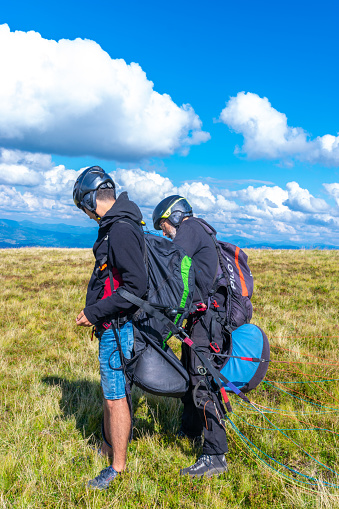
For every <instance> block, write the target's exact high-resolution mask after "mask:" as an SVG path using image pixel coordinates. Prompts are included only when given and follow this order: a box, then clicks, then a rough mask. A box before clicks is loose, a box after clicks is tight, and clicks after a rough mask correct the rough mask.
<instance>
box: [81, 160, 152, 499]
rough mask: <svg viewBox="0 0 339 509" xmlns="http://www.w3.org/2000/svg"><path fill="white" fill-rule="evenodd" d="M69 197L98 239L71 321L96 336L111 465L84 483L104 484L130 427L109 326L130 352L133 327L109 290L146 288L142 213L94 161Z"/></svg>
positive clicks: (117, 467)
mask: <svg viewBox="0 0 339 509" xmlns="http://www.w3.org/2000/svg"><path fill="white" fill-rule="evenodd" d="M73 199H74V203H75V204H76V206H77V207H78V208H79V209H81V210H83V211H84V212H85V213H86V214H87V215H88V216H89V217H90V218H91V219H94V220H95V221H97V222H98V224H99V232H98V239H97V241H96V242H95V244H94V246H93V253H94V256H95V266H94V270H93V273H92V276H91V279H90V281H89V284H88V289H87V295H86V307H85V308H84V309H83V310H82V311H81V312H80V313H79V315H78V317H77V319H76V323H77V325H79V326H85V327H91V326H92V325H95V330H96V336H97V337H98V339H99V363H100V377H101V386H102V390H103V395H104V421H103V438H104V444H103V446H102V449H101V453H102V454H103V455H106V456H110V457H111V458H112V465H111V466H109V467H108V468H105V469H103V470H102V471H101V472H100V474H99V475H98V476H97V477H96V478H95V479H92V480H91V481H89V483H88V486H89V487H90V488H99V489H105V488H108V486H109V484H110V482H111V481H113V480H114V478H115V477H116V476H117V475H118V474H119V473H120V472H122V471H123V470H124V469H125V467H126V454H127V445H128V440H129V437H130V432H131V415H130V398H129V394H128V390H126V380H125V377H124V373H123V371H122V370H121V360H120V354H119V348H118V344H117V342H116V340H115V337H114V334H113V330H112V321H113V324H114V326H115V327H118V328H120V344H121V348H122V351H123V353H124V355H125V356H126V357H131V352H132V348H133V329H132V324H131V322H129V321H128V320H129V315H130V313H131V311H134V309H133V306H131V304H130V303H129V302H127V301H126V300H125V299H123V298H122V297H120V296H119V295H118V293H116V292H115V291H114V290H116V289H117V288H118V287H119V286H121V285H124V287H125V288H126V290H128V291H129V292H131V293H133V294H134V295H136V296H137V297H143V295H144V294H145V292H146V289H147V275H146V270H145V264H144V249H145V248H144V239H143V231H142V226H141V221H142V216H141V212H140V210H139V208H138V207H137V205H136V204H135V203H134V202H132V201H130V200H129V198H128V196H127V193H126V192H123V193H121V194H120V195H119V196H118V198H116V194H115V184H114V182H113V180H112V179H111V177H110V176H109V175H108V174H107V173H105V172H104V170H103V169H102V168H100V166H92V167H90V168H87V169H86V170H85V171H83V172H82V173H81V175H80V176H79V177H78V179H77V181H76V182H75V185H74V190H73ZM112 286H113V288H112Z"/></svg>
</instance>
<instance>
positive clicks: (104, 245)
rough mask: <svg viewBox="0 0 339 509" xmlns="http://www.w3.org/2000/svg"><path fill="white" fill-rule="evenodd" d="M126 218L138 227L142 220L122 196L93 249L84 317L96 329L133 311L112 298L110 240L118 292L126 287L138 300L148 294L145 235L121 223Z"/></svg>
mask: <svg viewBox="0 0 339 509" xmlns="http://www.w3.org/2000/svg"><path fill="white" fill-rule="evenodd" d="M124 218H129V219H132V220H134V221H136V222H138V223H139V224H140V221H141V219H142V215H141V212H140V210H139V208H138V206H137V205H136V204H135V203H134V202H132V201H130V200H129V198H128V195H127V193H126V192H123V193H121V194H120V195H119V197H118V198H117V200H116V202H115V203H114V205H113V206H112V208H111V209H110V210H109V211H108V212H106V214H105V215H104V216H103V217H102V218H101V221H100V223H99V234H98V239H97V240H96V242H95V244H94V246H93V253H94V256H95V260H96V261H95V266H94V270H93V274H92V277H91V279H90V281H89V284H88V289H87V296H86V307H85V309H84V313H85V315H86V318H87V319H88V320H89V321H90V322H91V323H93V324H94V325H96V326H100V325H101V324H102V323H103V322H108V321H110V320H111V319H112V318H117V317H118V316H123V315H126V314H127V312H128V311H131V309H132V308H133V309H134V307H133V306H132V305H131V303H130V302H128V301H126V300H125V299H123V298H122V297H120V296H119V295H118V294H117V293H115V292H113V294H111V291H110V282H109V274H108V267H107V255H108V236H109V246H110V250H109V262H110V266H111V268H112V269H113V277H114V287H115V289H116V288H117V286H119V285H121V284H123V285H124V287H125V288H126V290H128V291H129V292H131V293H133V294H134V295H137V296H138V297H143V295H144V294H145V293H146V289H147V275H146V269H145V263H144V252H145V243H144V238H143V232H142V231H141V230H140V231H139V230H138V229H137V228H135V227H134V226H133V225H132V224H129V223H127V222H122V223H120V222H118V221H121V220H123V219H124Z"/></svg>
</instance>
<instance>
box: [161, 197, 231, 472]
mask: <svg viewBox="0 0 339 509" xmlns="http://www.w3.org/2000/svg"><path fill="white" fill-rule="evenodd" d="M192 216H193V211H192V207H191V206H190V204H189V203H188V202H187V200H186V199H185V198H183V197H182V196H179V195H174V196H168V197H167V198H165V199H164V200H162V201H161V202H160V203H159V204H158V205H157V206H156V208H155V209H154V212H153V224H154V228H155V229H156V230H162V231H163V234H164V235H165V236H166V237H169V238H171V239H172V240H173V242H175V243H176V244H178V245H179V246H181V247H182V248H183V249H184V250H185V251H186V254H187V255H188V256H189V257H191V258H192V260H193V262H194V267H195V274H196V292H195V295H194V297H193V301H194V303H196V306H197V311H196V312H195V313H194V314H191V315H190V318H189V320H188V323H187V326H186V329H187V330H188V333H189V334H190V337H191V338H192V341H193V342H194V343H195V344H196V345H197V346H199V348H200V351H201V352H202V353H203V354H204V355H205V356H206V357H211V354H212V355H213V350H212V348H211V343H212V345H213V346H214V348H216V349H217V347H219V348H220V350H222V348H223V337H222V328H221V323H220V322H219V321H217V320H216V318H217V316H218V313H219V312H220V311H222V310H223V306H224V303H225V296H224V295H222V294H220V295H219V294H218V293H216V294H215V296H214V297H213V299H214V303H213V304H211V305H210V307H209V309H208V311H206V310H207V306H206V304H207V302H208V297H209V291H210V290H211V289H212V285H213V282H214V278H215V275H216V270H217V266H218V255H217V251H216V248H215V245H214V242H213V240H212V238H211V236H210V235H209V234H208V233H207V232H206V230H205V229H204V227H203V226H202V225H201V224H199V222H198V221H197V220H196V219H195V218H194V217H192ZM200 221H203V220H200ZM206 224H207V223H206ZM209 226H210V225H209ZM210 228H211V226H210ZM212 230H213V231H214V232H215V230H214V229H212ZM215 233H216V232H215ZM212 323H213V325H212ZM212 328H213V338H212V337H211V329H212ZM216 345H217V346H216ZM182 362H183V364H184V366H185V368H186V369H187V371H188V373H189V375H190V388H189V390H188V392H187V393H186V394H185V396H184V397H183V398H182V401H183V403H184V411H183V415H182V421H181V428H180V431H179V433H178V436H181V437H185V436H187V437H188V438H190V439H192V440H197V439H200V438H201V434H202V431H203V432H204V443H203V450H202V452H203V454H202V455H201V456H200V457H199V458H198V460H197V462H196V463H195V464H194V465H191V466H190V467H187V468H184V469H182V470H181V471H180V473H181V475H185V474H188V475H189V476H191V477H202V476H205V477H211V476H212V475H218V474H221V473H222V472H225V471H226V470H227V463H226V460H225V453H226V452H227V450H228V449H227V439H226V433H225V429H224V425H223V423H222V421H221V419H222V418H223V416H224V408H223V404H222V402H221V400H220V397H219V396H217V395H216V393H215V392H214V391H210V390H209V388H208V384H206V378H205V375H204V374H203V370H201V365H200V364H201V362H200V361H199V359H198V357H197V356H196V354H195V353H194V352H193V350H192V349H190V348H189V347H188V346H187V345H186V344H183V349H182ZM212 362H215V365H216V367H217V361H212ZM207 378H208V382H209V383H213V380H212V377H207ZM194 390H195V396H196V400H197V401H198V402H199V407H198V408H197V407H196V406H195V403H194V399H193V391H194Z"/></svg>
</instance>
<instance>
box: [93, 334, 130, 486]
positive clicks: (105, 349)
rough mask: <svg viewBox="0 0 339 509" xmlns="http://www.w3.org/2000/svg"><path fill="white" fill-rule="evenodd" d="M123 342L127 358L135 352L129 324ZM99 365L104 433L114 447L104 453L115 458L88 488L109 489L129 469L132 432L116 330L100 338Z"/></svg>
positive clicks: (122, 335) (122, 337)
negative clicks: (128, 458) (128, 450)
mask: <svg viewBox="0 0 339 509" xmlns="http://www.w3.org/2000/svg"><path fill="white" fill-rule="evenodd" d="M120 343H121V347H122V350H123V353H124V355H125V356H126V357H131V352H132V349H133V328H132V325H131V324H126V325H125V327H123V328H122V330H121V334H120ZM99 362H100V375H101V387H102V391H103V394H104V432H105V437H106V440H107V441H108V442H109V443H110V444H111V445H112V448H110V447H109V446H108V445H107V444H105V443H104V444H103V447H102V452H103V454H106V453H107V455H110V456H111V457H112V466H110V467H107V468H104V469H103V470H102V471H101V472H100V474H99V475H98V476H97V477H95V478H94V479H92V480H91V481H89V482H88V487H90V488H98V489H106V488H108V487H109V484H110V483H111V482H112V481H113V480H114V479H115V477H116V476H117V475H118V474H119V473H120V472H122V471H123V470H124V469H125V468H126V455H127V445H128V439H129V436H130V432H131V415H130V408H129V405H128V402H127V398H126V381H125V376H124V373H123V370H122V368H121V359H120V353H119V349H118V347H117V342H116V340H115V336H114V334H113V331H112V329H108V330H106V331H105V332H104V333H103V334H102V335H101V336H100V338H99Z"/></svg>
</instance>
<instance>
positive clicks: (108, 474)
mask: <svg viewBox="0 0 339 509" xmlns="http://www.w3.org/2000/svg"><path fill="white" fill-rule="evenodd" d="M119 474H120V472H117V471H116V470H114V468H113V467H107V468H104V469H103V470H101V472H100V474H99V475H98V476H97V477H95V478H94V479H91V480H90V481H88V483H87V487H88V488H92V489H93V488H94V489H98V490H107V488H108V487H109V485H110V483H111V482H112V481H114V479H115V478H116V476H117V475H119Z"/></svg>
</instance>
